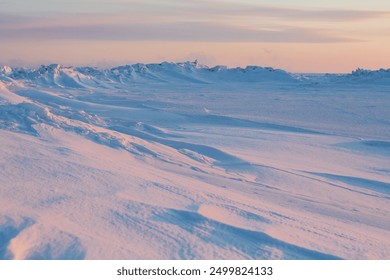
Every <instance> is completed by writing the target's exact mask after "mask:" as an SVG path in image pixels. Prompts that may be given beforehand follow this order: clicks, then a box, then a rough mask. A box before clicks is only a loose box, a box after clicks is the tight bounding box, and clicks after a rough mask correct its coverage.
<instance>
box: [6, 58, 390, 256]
mask: <svg viewBox="0 0 390 280" xmlns="http://www.w3.org/2000/svg"><path fill="white" fill-rule="evenodd" d="M389 108H390V72H389V70H383V69H382V70H378V71H367V70H361V69H358V70H356V71H354V72H353V73H351V74H347V75H336V74H330V75H329V74H328V75H303V74H302V75H297V74H290V73H287V72H285V71H282V70H275V69H272V68H262V67H247V68H244V69H241V68H234V69H231V68H226V67H223V66H218V67H214V68H209V67H206V66H202V65H199V64H198V63H196V62H187V63H167V62H165V63H161V64H147V65H145V64H136V65H127V66H121V67H116V68H113V69H107V70H101V69H96V68H92V67H65V66H61V65H56V64H54V65H49V66H42V67H39V68H37V69H26V68H11V67H7V66H3V67H0V145H1V149H0V259H215V258H217V259H263V258H264V259H339V258H342V259H389V258H390V239H389V236H390V207H389V206H390V110H389Z"/></svg>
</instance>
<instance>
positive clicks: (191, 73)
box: [0, 61, 294, 88]
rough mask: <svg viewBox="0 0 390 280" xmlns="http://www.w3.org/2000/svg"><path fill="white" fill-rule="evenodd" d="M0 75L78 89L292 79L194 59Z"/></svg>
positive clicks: (18, 70) (23, 70)
mask: <svg viewBox="0 0 390 280" xmlns="http://www.w3.org/2000/svg"><path fill="white" fill-rule="evenodd" d="M0 75H1V76H3V78H4V77H8V78H11V79H14V80H28V81H32V82H34V83H37V84H39V85H46V86H50V87H67V88H80V87H90V86H97V85H101V84H102V83H106V85H105V86H107V83H108V84H115V83H120V84H127V83H135V82H146V81H153V82H161V83H178V82H179V83H195V84H197V83H201V84H204V83H206V84H207V83H215V82H216V81H218V82H220V81H225V82H228V83H230V82H247V81H251V82H256V81H267V80H278V81H281V82H282V81H284V82H291V81H293V80H294V79H293V78H292V77H291V75H290V74H288V73H287V72H285V71H283V70H276V69H273V68H271V67H258V66H248V67H246V68H227V67H224V66H215V67H212V68H209V67H208V66H205V65H201V64H199V63H198V62H197V61H195V62H184V63H169V62H163V63H159V64H141V63H138V64H133V65H125V66H119V67H115V68H111V69H97V68H93V67H65V66H62V65H59V64H51V65H47V66H45V65H42V66H41V67H39V68H37V69H29V68H11V67H8V66H4V67H2V68H1V69H0Z"/></svg>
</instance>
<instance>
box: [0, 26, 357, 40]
mask: <svg viewBox="0 0 390 280" xmlns="http://www.w3.org/2000/svg"><path fill="white" fill-rule="evenodd" d="M0 37H1V38H2V39H3V40H18V39H19V40H21V39H23V40H25V39H30V40H31V39H33V40H38V39H39V40H112V41H197V42H306V43H319V42H321V43H325V42H345V41H352V39H350V38H344V37H337V36H332V35H326V34H325V33H321V32H319V31H315V30H310V29H305V28H284V29H280V28H279V29H275V30H262V29H249V28H244V27H237V26H229V25H223V24H216V23H207V22H204V23H200V22H174V23H158V22H154V23H141V22H129V23H121V24H117V23H109V24H107V23H105V24H98V23H97V24H82V25H77V26H68V25H51V26H41V27H27V26H26V27H10V28H5V27H0Z"/></svg>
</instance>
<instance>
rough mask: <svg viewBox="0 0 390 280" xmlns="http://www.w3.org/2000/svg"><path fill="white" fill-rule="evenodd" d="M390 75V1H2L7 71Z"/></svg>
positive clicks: (0, 37)
mask: <svg viewBox="0 0 390 280" xmlns="http://www.w3.org/2000/svg"><path fill="white" fill-rule="evenodd" d="M195 59H198V60H199V62H200V63H202V64H206V65H209V66H214V65H227V66H230V67H235V66H241V67H245V66H247V65H259V66H271V67H274V68H281V69H285V70H288V71H291V72H312V73H315V72H317V73H323V72H332V73H342V72H350V71H352V70H354V69H356V68H358V67H360V68H365V69H379V68H390V1H388V0H370V1H367V0H354V1H353V0H338V1H336V0H327V1H308V0H274V1H264V0H207V1H206V0H77V1H76V0H0V65H10V66H37V65H40V64H49V63H61V64H64V65H78V66H83V65H92V66H98V67H110V66H114V65H124V64H129V63H137V62H142V63H157V62H162V61H171V62H179V61H188V60H190V61H192V60H195Z"/></svg>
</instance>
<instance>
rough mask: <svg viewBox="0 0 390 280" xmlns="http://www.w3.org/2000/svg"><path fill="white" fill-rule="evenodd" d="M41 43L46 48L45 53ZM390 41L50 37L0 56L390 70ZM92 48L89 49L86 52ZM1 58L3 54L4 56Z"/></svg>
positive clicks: (107, 63) (32, 60)
mask: <svg viewBox="0 0 390 280" xmlns="http://www.w3.org/2000/svg"><path fill="white" fill-rule="evenodd" d="M42 44H44V45H45V46H46V48H45V50H44V51H42V46H41V45H42ZM388 45H389V44H385V43H383V44H380V45H376V44H373V43H365V42H362V43H359V44H356V43H354V44H351V43H328V44H300V43H268V44H265V43H231V42H229V43H193V42H149V41H148V42H107V41H98V42H88V41H86V42H81V43H80V42H69V41H58V42H56V41H48V42H40V43H36V44H33V43H29V44H28V51H27V50H26V47H25V45H24V44H19V45H13V44H4V45H2V55H4V54H8V55H9V56H11V57H12V56H14V57H15V56H17V55H18V54H19V53H21V52H24V54H25V56H24V57H22V58H21V61H10V62H11V64H16V65H17V64H22V65H27V66H37V65H40V64H50V63H61V64H64V65H77V66H82V65H93V66H99V67H111V66H115V65H123V64H132V63H138V62H141V63H158V62H162V61H172V62H179V61H187V60H190V61H192V60H195V59H198V60H199V61H200V63H202V64H206V65H208V66H214V65H226V66H229V67H236V66H240V67H245V66H247V65H260V66H271V67H274V68H280V69H284V70H287V71H290V72H308V73H309V72H310V73H325V72H328V73H329V72H332V73H342V72H351V71H352V70H354V69H356V68H359V67H360V68H366V69H379V68H389V66H390V51H389V49H388V48H387V47H386V46H388ZM86 50H88V51H86ZM0 61H1V56H0Z"/></svg>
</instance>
